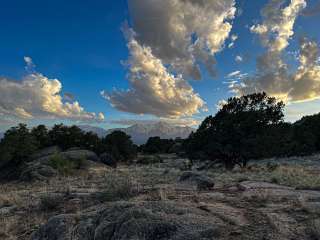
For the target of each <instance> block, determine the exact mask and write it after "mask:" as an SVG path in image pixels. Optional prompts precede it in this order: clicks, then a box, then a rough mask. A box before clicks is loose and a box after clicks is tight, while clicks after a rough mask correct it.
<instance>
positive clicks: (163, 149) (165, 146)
mask: <svg viewBox="0 0 320 240" xmlns="http://www.w3.org/2000/svg"><path fill="white" fill-rule="evenodd" d="M174 143H175V141H174V140H172V139H161V138H160V137H150V138H149V139H148V141H147V142H146V143H145V144H144V145H142V146H141V147H140V149H141V150H142V152H144V153H150V154H155V153H168V152H169V150H170V149H171V148H172V146H173V145H174Z"/></svg>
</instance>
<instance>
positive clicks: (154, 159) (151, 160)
mask: <svg viewBox="0 0 320 240" xmlns="http://www.w3.org/2000/svg"><path fill="white" fill-rule="evenodd" d="M162 162H163V160H162V158H161V157H160V156H158V155H144V156H141V157H140V158H139V159H138V160H137V163H138V164H142V165H148V164H157V163H162Z"/></svg>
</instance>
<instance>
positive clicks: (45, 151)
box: [30, 146, 61, 161]
mask: <svg viewBox="0 0 320 240" xmlns="http://www.w3.org/2000/svg"><path fill="white" fill-rule="evenodd" d="M60 152H61V148H59V147H58V146H52V147H47V148H44V149H41V150H39V151H37V152H35V153H34V154H32V155H31V156H30V161H34V160H37V159H41V158H44V157H48V156H51V155H53V154H56V153H60Z"/></svg>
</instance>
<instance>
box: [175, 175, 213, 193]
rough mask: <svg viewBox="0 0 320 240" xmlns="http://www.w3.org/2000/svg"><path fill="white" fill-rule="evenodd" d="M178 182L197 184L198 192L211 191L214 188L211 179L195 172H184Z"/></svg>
mask: <svg viewBox="0 0 320 240" xmlns="http://www.w3.org/2000/svg"><path fill="white" fill-rule="evenodd" d="M179 181H180V182H185V181H190V182H194V183H196V184H197V188H198V190H212V189H213V188H214V181H213V179H212V178H210V177H208V176H204V175H202V174H199V173H195V172H184V173H183V174H182V175H181V177H180V179H179Z"/></svg>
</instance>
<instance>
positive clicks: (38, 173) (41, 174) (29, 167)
mask: <svg viewBox="0 0 320 240" xmlns="http://www.w3.org/2000/svg"><path fill="white" fill-rule="evenodd" d="M57 174H58V172H57V171H56V170H55V169H53V168H52V167H51V166H49V165H45V164H41V163H40V162H30V163H28V164H26V166H25V168H24V169H23V170H22V173H21V175H20V180H22V181H27V182H28V181H37V180H39V181H41V180H46V179H48V178H51V177H54V176H56V175H57Z"/></svg>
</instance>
